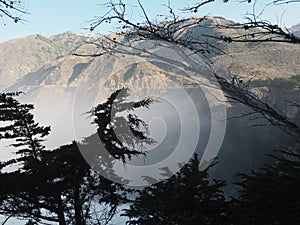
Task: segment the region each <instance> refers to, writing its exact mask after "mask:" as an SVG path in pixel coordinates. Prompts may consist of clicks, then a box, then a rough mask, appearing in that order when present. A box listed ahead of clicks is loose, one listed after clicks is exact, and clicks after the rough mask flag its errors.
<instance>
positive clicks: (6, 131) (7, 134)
mask: <svg viewBox="0 0 300 225" xmlns="http://www.w3.org/2000/svg"><path fill="white" fill-rule="evenodd" d="M20 94H21V92H17V93H0V122H2V123H4V126H2V127H0V140H1V139H13V140H15V143H13V144H11V146H13V147H16V148H19V150H18V151H17V152H16V153H17V154H19V155H22V156H27V157H28V156H31V157H33V158H35V159H38V155H39V154H40V152H41V151H42V150H43V149H44V146H43V145H42V142H43V141H44V139H43V138H44V137H45V136H47V135H48V134H49V132H50V126H46V127H44V126H40V125H39V123H37V122H35V121H34V117H33V114H32V113H31V111H32V110H33V109H34V106H33V105H32V104H22V103H20V102H19V101H18V100H17V99H16V98H15V97H16V96H18V95H20Z"/></svg>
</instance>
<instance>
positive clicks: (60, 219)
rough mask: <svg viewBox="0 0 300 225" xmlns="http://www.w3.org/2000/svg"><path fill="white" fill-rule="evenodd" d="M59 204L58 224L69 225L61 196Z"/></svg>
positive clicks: (58, 200) (58, 199)
mask: <svg viewBox="0 0 300 225" xmlns="http://www.w3.org/2000/svg"><path fill="white" fill-rule="evenodd" d="M57 202H58V209H57V216H58V223H59V225H67V223H66V219H65V214H64V209H63V205H62V200H61V197H60V195H59V196H58V197H57Z"/></svg>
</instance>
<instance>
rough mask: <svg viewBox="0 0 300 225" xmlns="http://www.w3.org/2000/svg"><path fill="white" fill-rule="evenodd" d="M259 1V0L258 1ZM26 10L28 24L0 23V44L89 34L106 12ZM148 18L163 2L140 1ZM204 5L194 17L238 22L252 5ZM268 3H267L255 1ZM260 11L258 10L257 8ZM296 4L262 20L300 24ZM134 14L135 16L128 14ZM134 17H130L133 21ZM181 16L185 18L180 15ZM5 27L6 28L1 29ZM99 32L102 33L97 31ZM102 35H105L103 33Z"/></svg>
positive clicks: (177, 1) (83, 6)
mask: <svg viewBox="0 0 300 225" xmlns="http://www.w3.org/2000/svg"><path fill="white" fill-rule="evenodd" d="M258 1H259V0H258ZM23 2H24V5H25V7H26V9H27V10H28V11H29V12H30V13H31V14H30V15H26V16H23V17H24V18H25V19H26V20H28V22H25V23H24V24H21V23H20V24H14V23H13V22H11V21H10V20H9V19H3V20H2V21H1V20H0V42H3V41H6V40H9V39H14V38H19V37H24V36H28V35H31V34H42V35H53V34H58V33H63V32H66V31H71V32H74V33H84V34H90V32H89V31H88V30H84V29H82V28H88V27H89V24H90V22H89V21H90V20H92V19H93V18H94V16H99V15H103V13H104V12H106V10H107V9H105V8H104V7H103V5H101V4H103V3H105V2H106V0H88V1H87V0H77V1H74V0H51V1H50V0H43V1H41V0H23ZM126 2H129V4H130V5H131V6H136V5H137V1H135V0H132V1H129V0H128V1H126ZM141 2H142V3H143V5H144V6H145V8H146V10H147V12H148V13H149V15H155V14H158V13H162V12H163V11H165V9H164V8H163V4H164V3H167V1H163V0H141ZM171 2H172V6H173V7H174V8H184V7H185V6H186V5H187V4H192V3H193V2H195V1H193V0H184V1H182V0H173V1H171ZM216 2H217V3H212V4H208V5H207V6H204V7H203V8H201V9H200V10H199V12H198V15H216V16H223V17H225V18H228V19H232V20H235V21H241V20H242V18H243V17H244V15H245V13H246V12H247V11H248V12H251V11H252V5H251V4H247V3H243V4H240V3H238V2H239V0H232V1H230V3H226V4H224V3H221V2H222V1H221V0H219V2H218V1H216ZM259 2H268V1H259ZM257 8H258V9H257V11H260V10H261V9H262V7H259V5H258V7H257ZM299 12H300V3H295V4H290V5H283V6H280V7H279V6H276V7H274V6H270V7H268V8H267V9H266V10H265V12H264V18H266V19H268V20H271V21H272V22H278V23H280V17H281V16H282V23H281V25H285V26H287V27H290V26H291V25H293V24H296V23H300V13H299ZM132 13H133V14H135V13H136V12H135V11H134V12H132ZM136 16H138V15H135V16H134V17H135V18H136ZM182 16H186V15H184V14H182ZM4 24H6V25H4ZM101 32H102V31H101ZM105 32H106V31H105Z"/></svg>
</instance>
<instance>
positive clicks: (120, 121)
mask: <svg viewBox="0 0 300 225" xmlns="http://www.w3.org/2000/svg"><path fill="white" fill-rule="evenodd" d="M128 96H129V89H127V88H122V89H119V90H117V91H115V92H114V93H113V94H112V95H111V96H110V97H109V98H108V100H107V101H106V102H105V103H103V104H100V105H98V106H97V107H95V108H94V109H93V110H92V111H90V112H89V113H90V114H91V115H92V116H94V117H95V119H94V123H95V124H96V126H97V132H98V135H99V137H100V140H101V142H102V143H103V145H104V147H105V148H106V149H107V150H108V151H109V153H110V154H111V155H112V156H113V157H115V158H116V159H121V160H122V161H123V162H124V163H125V162H126V158H127V157H128V159H131V157H132V156H136V155H144V154H145V152H144V151H143V147H144V146H145V145H147V144H148V145H150V144H153V143H154V140H153V139H151V138H149V137H147V135H148V125H147V124H146V123H145V122H144V121H143V120H141V119H139V118H138V116H137V115H135V114H134V113H133V111H134V110H136V109H138V108H140V107H147V108H148V107H149V106H150V104H151V103H153V101H154V100H153V99H144V100H142V101H138V102H133V101H129V102H128V101H126V99H127V98H128ZM121 113H128V115H127V116H126V117H125V116H122V115H121V116H120V114H121ZM116 132H117V134H116Z"/></svg>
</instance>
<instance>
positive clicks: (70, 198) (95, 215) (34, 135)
mask: <svg viewBox="0 0 300 225" xmlns="http://www.w3.org/2000/svg"><path fill="white" fill-rule="evenodd" d="M19 94H21V93H8V94H1V95H0V100H1V102H0V110H1V116H0V120H1V122H2V124H1V125H2V127H0V135H1V136H0V137H1V139H4V138H6V139H13V140H15V142H16V144H12V146H14V147H22V149H20V150H19V151H18V152H17V153H18V155H19V158H17V159H15V160H9V161H8V162H2V163H1V167H0V169H1V170H2V172H1V174H0V183H1V184H5V185H1V186H0V214H2V215H5V216H8V217H18V218H21V219H26V220H28V224H35V223H38V224H42V223H44V222H57V223H58V224H60V225H65V224H76V225H84V224H108V223H109V221H110V220H111V219H112V217H113V216H114V215H115V214H116V212H117V207H118V206H119V205H121V204H124V203H126V202H127V194H128V193H129V192H130V190H128V189H125V187H124V186H123V185H122V184H118V183H114V182H112V181H111V180H108V179H106V178H104V177H103V175H102V174H100V173H99V172H97V171H94V170H93V169H92V168H91V166H90V165H89V164H87V162H86V161H85V160H84V158H83V156H82V151H84V152H83V154H90V153H91V155H92V156H93V152H95V148H97V147H98V145H94V143H93V142H91V143H89V141H90V140H93V138H86V141H85V142H84V143H77V142H75V141H74V142H73V143H72V144H69V145H64V146H61V147H59V148H57V149H54V150H47V151H46V150H44V151H42V150H43V149H44V146H43V145H42V144H41V142H42V141H43V139H42V138H43V137H45V136H46V135H48V134H49V131H50V127H42V126H39V124H38V123H37V122H35V121H34V118H33V115H32V113H31V110H32V109H33V108H34V107H33V105H31V104H22V103H20V102H19V101H18V100H16V97H17V96H18V95H19ZM127 97H128V90H127V89H121V90H118V91H116V92H115V93H113V94H112V95H111V97H110V98H109V99H108V101H107V102H105V103H104V104H100V105H98V106H97V107H96V108H95V111H93V112H94V114H93V115H95V116H96V119H95V123H96V124H97V127H98V130H97V131H98V133H97V135H99V137H100V140H101V141H102V142H103V145H105V147H106V148H107V149H108V151H109V152H112V153H115V154H114V155H115V156H116V158H118V159H122V160H123V162H125V159H126V158H125V155H126V157H128V158H130V157H131V156H132V155H137V154H141V153H140V152H139V151H138V150H132V149H131V147H132V148H134V147H135V146H136V145H139V146H141V145H142V143H147V144H149V143H152V141H153V140H151V139H149V140H148V139H147V136H146V134H147V132H146V130H144V131H143V130H141V131H139V129H140V128H142V127H143V128H144V129H146V128H147V125H146V124H145V123H144V121H142V120H141V119H139V118H138V117H137V116H136V115H134V114H133V113H129V115H128V116H127V118H125V119H124V118H123V117H122V115H119V113H122V112H124V111H128V112H130V111H131V112H132V111H133V110H134V109H136V108H139V107H143V106H145V107H148V106H149V104H150V103H151V102H152V100H143V101H140V102H128V101H125V99H126V98H127ZM126 122H128V125H127V127H125V125H126ZM109 128H111V129H109ZM114 128H116V129H117V128H121V129H120V130H118V132H121V133H119V136H116V135H115V133H114V131H113V129H114ZM128 129H129V130H130V131H131V132H132V133H133V135H134V136H135V138H136V140H132V139H130V138H129V134H128V133H126V132H129V130H128ZM92 136H95V135H92ZM1 139H0V140H1ZM125 145H126V147H125ZM127 146H128V147H127ZM79 148H80V149H81V151H79ZM96 150H97V151H99V150H101V149H98V148H97V149H96ZM102 150H103V149H102ZM123 151H124V152H123ZM96 161H97V162H96V163H97V164H98V165H102V166H103V167H104V168H106V170H107V171H108V172H109V173H110V175H111V176H117V175H115V174H114V172H113V166H112V163H113V162H112V161H107V158H101V157H99V158H96ZM16 162H21V163H22V167H16V170H15V171H14V172H3V169H4V168H5V167H7V166H11V165H15V164H16ZM119 180H121V178H120V179H119Z"/></svg>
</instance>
